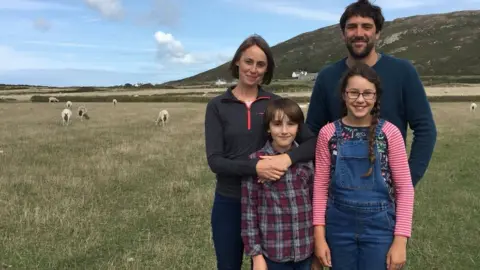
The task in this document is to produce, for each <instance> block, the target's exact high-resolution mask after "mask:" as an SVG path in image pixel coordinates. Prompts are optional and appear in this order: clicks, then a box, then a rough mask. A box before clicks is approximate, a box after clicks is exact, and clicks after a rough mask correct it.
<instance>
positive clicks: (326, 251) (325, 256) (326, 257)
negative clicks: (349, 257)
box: [315, 241, 332, 267]
mask: <svg viewBox="0 0 480 270" xmlns="http://www.w3.org/2000/svg"><path fill="white" fill-rule="evenodd" d="M315 256H317V258H318V259H319V260H320V262H321V263H322V265H323V266H326V267H332V257H331V255H330V248H329V247H328V244H327V241H315Z"/></svg>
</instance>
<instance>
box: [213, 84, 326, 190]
mask: <svg viewBox="0 0 480 270" xmlns="http://www.w3.org/2000/svg"><path fill="white" fill-rule="evenodd" d="M232 89H233V87H230V88H228V89H227V91H225V93H223V94H222V95H219V96H217V97H214V98H213V99H212V100H210V102H208V104H207V109H206V112H205V148H206V154H207V160H208V165H209V167H210V169H211V170H212V171H213V172H214V173H215V175H216V178H217V183H216V191H217V192H218V193H220V194H221V195H224V196H227V197H231V198H236V199H240V197H241V180H242V177H243V176H254V175H256V174H257V170H256V165H257V162H258V159H249V158H248V156H249V155H250V154H252V153H254V152H256V151H258V150H259V149H261V148H262V147H263V146H264V145H265V143H266V142H267V140H268V138H269V136H268V133H267V131H266V130H265V128H264V126H263V114H264V112H265V109H266V108H267V104H268V102H269V101H270V100H272V99H277V98H280V96H278V95H275V94H273V93H271V92H267V91H264V90H263V89H262V88H260V89H259V91H258V95H257V99H256V100H255V101H254V102H253V103H252V104H251V106H250V108H249V107H247V106H246V105H245V103H244V102H242V101H240V100H238V99H237V98H236V97H235V96H234V95H233V94H232ZM295 141H297V142H298V143H299V144H300V146H299V147H297V148H295V149H293V150H291V151H289V152H287V154H288V155H289V157H290V159H291V160H292V164H294V163H297V162H306V161H310V160H313V159H314V158H315V145H316V141H317V138H316V136H315V134H313V133H312V132H311V131H310V130H309V128H308V127H307V126H306V125H305V124H301V125H300V126H299V131H298V133H297V136H296V138H295Z"/></svg>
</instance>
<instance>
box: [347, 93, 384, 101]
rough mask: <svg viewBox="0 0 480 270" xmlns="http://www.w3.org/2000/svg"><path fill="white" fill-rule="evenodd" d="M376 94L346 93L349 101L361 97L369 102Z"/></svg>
mask: <svg viewBox="0 0 480 270" xmlns="http://www.w3.org/2000/svg"><path fill="white" fill-rule="evenodd" d="M376 94H377V93H375V92H363V93H360V92H357V91H347V96H348V98H350V99H357V98H358V97H359V96H360V95H362V96H363V98H364V99H365V100H371V99H373V98H374V97H375V95H376Z"/></svg>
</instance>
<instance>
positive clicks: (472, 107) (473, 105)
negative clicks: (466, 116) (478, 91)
mask: <svg viewBox="0 0 480 270" xmlns="http://www.w3.org/2000/svg"><path fill="white" fill-rule="evenodd" d="M476 109H477V104H476V103H472V104H470V111H471V112H474V111H475V110H476Z"/></svg>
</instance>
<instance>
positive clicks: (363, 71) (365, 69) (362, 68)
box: [340, 63, 382, 177]
mask: <svg viewBox="0 0 480 270" xmlns="http://www.w3.org/2000/svg"><path fill="white" fill-rule="evenodd" d="M354 76H360V77H362V78H365V79H366V80H368V81H369V82H371V83H373V84H374V85H375V90H376V94H375V98H376V100H375V104H374V105H373V108H372V111H371V112H370V114H371V115H372V122H371V123H370V127H369V133H368V145H369V147H368V156H369V160H370V168H369V169H368V171H367V173H365V174H364V175H363V176H365V177H367V176H370V175H371V174H372V171H373V165H374V162H375V151H374V150H373V147H374V145H375V139H376V138H375V131H376V129H377V124H378V118H379V117H380V99H381V97H382V87H381V83H380V77H379V76H378V75H377V73H376V72H375V70H374V69H373V68H371V67H370V66H368V65H367V64H363V63H358V64H356V65H354V66H353V67H351V68H350V69H348V70H347V71H346V72H345V74H344V75H343V77H342V80H341V83H340V95H341V97H342V105H341V109H342V112H341V115H342V117H344V116H346V115H347V114H348V111H347V105H346V101H345V94H346V89H347V85H348V81H349V80H350V78H352V77H354Z"/></svg>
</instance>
